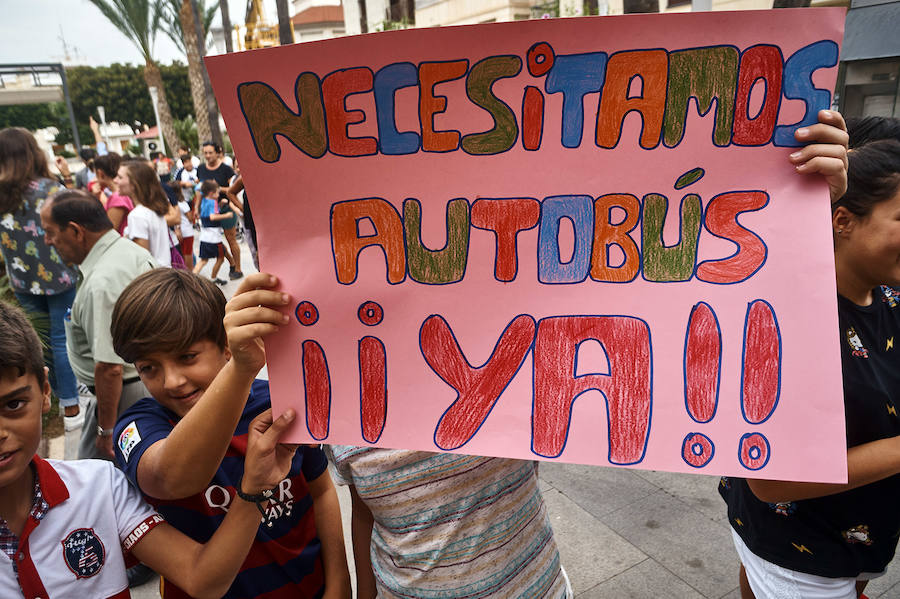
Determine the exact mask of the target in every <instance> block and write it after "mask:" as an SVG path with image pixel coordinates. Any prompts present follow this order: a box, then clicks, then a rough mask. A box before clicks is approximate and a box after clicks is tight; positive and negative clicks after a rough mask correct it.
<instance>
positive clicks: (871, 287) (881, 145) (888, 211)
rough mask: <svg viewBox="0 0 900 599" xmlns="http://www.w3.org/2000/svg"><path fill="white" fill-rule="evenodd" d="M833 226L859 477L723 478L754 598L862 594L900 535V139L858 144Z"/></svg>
mask: <svg viewBox="0 0 900 599" xmlns="http://www.w3.org/2000/svg"><path fill="white" fill-rule="evenodd" d="M832 228H833V235H834V258H835V270H836V277H837V291H838V320H839V326H840V331H839V334H840V338H841V341H840V343H841V365H842V375H843V388H844V412H845V417H846V427H847V447H848V450H847V468H848V483H847V484H820V483H796V482H784V481H766V480H745V479H740V478H723V479H722V482H721V484H720V487H719V492H720V493H721V494H722V496H723V497H724V498H725V500H726V501H727V502H728V517H729V521H730V523H731V526H732V530H733V531H734V537H735V545H736V546H737V548H738V552H739V554H741V556H742V561H743V565H742V571H741V596H742V597H743V598H744V599H747V598H751V597H754V596H756V597H760V599H762V597H768V596H777V597H797V598H807V597H817V598H818V597H836V598H841V599H844V598H847V599H853V598H856V597H859V596H861V594H862V590H863V588H864V587H865V585H866V583H867V582H868V579H871V578H873V577H875V576H878V575H879V574H881V573H882V572H884V570H885V568H886V567H887V565H888V563H890V561H891V559H892V558H893V556H894V552H895V550H896V547H897V540H898V535H900V510H898V509H897V498H898V497H900V476H898V474H900V418H898V412H897V409H898V407H900V353H898V352H900V293H898V291H897V290H896V287H898V286H900V143H898V142H897V141H879V142H873V143H871V144H867V145H864V146H862V147H860V148H857V149H855V150H853V151H852V152H850V154H849V185H848V189H847V192H846V193H845V194H842V196H841V197H839V198H838V199H836V201H834V203H833V204H832ZM895 339H896V345H897V347H896V349H895V347H894V344H895ZM813 400H814V398H810V401H813ZM745 569H746V572H745ZM754 593H755V595H754Z"/></svg>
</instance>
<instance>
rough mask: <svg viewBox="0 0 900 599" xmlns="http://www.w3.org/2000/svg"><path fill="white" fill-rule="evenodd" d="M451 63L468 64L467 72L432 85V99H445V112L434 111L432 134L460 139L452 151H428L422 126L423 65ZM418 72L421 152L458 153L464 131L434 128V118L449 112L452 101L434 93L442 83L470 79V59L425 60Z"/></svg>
mask: <svg viewBox="0 0 900 599" xmlns="http://www.w3.org/2000/svg"><path fill="white" fill-rule="evenodd" d="M451 62H464V63H466V71H465V73H463V74H462V75H460V76H459V77H453V78H452V79H441V80H439V81H435V82H434V85H432V86H431V89H430V90H428V91H429V95H430V97H432V98H434V99H435V100H436V99H438V98H443V99H444V109H443V110H436V111H434V112H432V113H431V132H432V133H456V135H457V137H458V139H457V140H456V147H455V148H452V149H450V150H426V149H425V128H424V127H423V126H422V65H423V64H446V63H451ZM417 71H418V74H419V82H418V88H419V105H418V114H419V131H420V133H421V135H420V136H419V147H420V148H421V150H422V151H423V152H428V153H430V154H449V153H450V152H456V151H458V150H460V149H461V148H462V137H463V133H462V131H460V130H458V129H435V128H434V117H435V115H438V114H444V113H445V112H447V106H449V105H450V100H449V98H448V97H447V96H441V95H436V94H435V93H434V88H436V87H437V86H438V85H440V84H441V83H448V82H450V81H458V80H460V79H462V78H463V77H468V75H469V59H468V58H459V59H456V60H423V61H422V62H420V63H419V65H418V69H417ZM466 97H467V98H468V94H466Z"/></svg>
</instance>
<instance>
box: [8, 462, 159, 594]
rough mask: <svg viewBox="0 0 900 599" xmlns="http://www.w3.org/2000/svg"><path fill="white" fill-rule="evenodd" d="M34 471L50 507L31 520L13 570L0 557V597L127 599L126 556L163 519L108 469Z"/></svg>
mask: <svg viewBox="0 0 900 599" xmlns="http://www.w3.org/2000/svg"><path fill="white" fill-rule="evenodd" d="M33 464H34V467H35V471H36V472H37V476H38V481H39V482H40V487H41V494H42V495H43V498H44V501H45V502H46V503H47V505H48V506H49V508H48V509H47V511H46V512H45V513H44V515H43V517H42V518H41V519H40V520H37V519H35V518H34V516H33V515H31V516H29V518H28V520H27V521H26V523H25V528H24V530H23V531H22V535H21V537H20V538H19V548H18V551H17V552H16V555H15V556H14V557H13V559H14V560H15V562H16V564H15V565H16V568H14V567H13V563H12V561H11V560H10V558H9V557H8V556H7V555H6V554H4V553H2V552H0V597H20V596H23V595H24V596H25V597H26V598H27V599H46V598H48V597H85V598H87V597H91V598H94V597H97V598H107V599H125V598H128V597H130V596H131V595H130V594H129V593H128V578H127V576H126V575H125V556H126V554H127V552H128V551H129V550H130V549H131V548H132V547H133V546H134V545H135V544H136V543H137V542H138V541H140V539H141V538H143V536H144V535H145V534H146V533H147V532H149V531H150V530H151V529H153V528H154V527H155V526H157V525H158V524H160V523H161V522H163V519H162V517H161V516H160V515H159V514H157V513H156V512H155V511H154V510H153V508H151V507H150V506H149V505H147V504H146V503H145V502H144V500H143V499H142V498H141V496H140V493H138V492H137V491H136V490H135V489H134V488H133V487H132V486H131V485H130V484H129V483H128V480H127V479H126V478H125V475H123V474H122V472H121V471H119V470H117V469H116V468H115V467H114V466H113V465H112V463H110V462H107V461H103V460H80V461H75V462H62V461H58V460H43V459H41V458H39V457H38V456H35V457H34V460H33ZM16 569H18V577H17V576H16Z"/></svg>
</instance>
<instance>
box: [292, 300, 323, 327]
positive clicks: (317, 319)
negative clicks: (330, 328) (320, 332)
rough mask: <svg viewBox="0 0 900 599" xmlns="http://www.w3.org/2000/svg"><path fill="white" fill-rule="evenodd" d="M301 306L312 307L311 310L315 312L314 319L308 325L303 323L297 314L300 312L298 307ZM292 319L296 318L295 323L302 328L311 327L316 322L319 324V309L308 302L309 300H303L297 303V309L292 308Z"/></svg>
mask: <svg viewBox="0 0 900 599" xmlns="http://www.w3.org/2000/svg"><path fill="white" fill-rule="evenodd" d="M303 304H309V305H310V306H312V307H313V310H315V311H316V318H315V319H314V320H313V321H312V322H310V323H305V322H303V321H301V320H300V314H299V311H300V306H302V305H303ZM294 318H296V319H297V322H299V323H300V324H301V325H302V326H305V327H311V326H312V325H314V324H316V323H317V322H319V308H318V307H316V305H315V304H314V303H312V302H311V301H309V300H303V301H300V302H297V307H296V308H294Z"/></svg>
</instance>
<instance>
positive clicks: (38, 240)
mask: <svg viewBox="0 0 900 599" xmlns="http://www.w3.org/2000/svg"><path fill="white" fill-rule="evenodd" d="M58 190H59V184H58V183H57V182H56V181H53V180H51V179H37V180H35V181H32V182H31V183H29V184H28V188H27V189H26V190H25V193H24V194H23V195H22V203H21V205H20V206H19V207H18V208H16V209H15V210H12V211H10V212H7V213H6V214H0V252H2V254H3V261H4V262H6V272H7V274H8V275H9V280H10V282H11V283H12V287H13V289H14V290H15V291H17V292H19V293H30V294H32V295H56V294H58V293H64V292H66V291H68V290H70V289H71V288H72V287H73V286H74V285H75V271H74V270H72V269H71V268H69V267H68V266H66V265H65V264H64V263H63V261H62V259H61V258H60V257H59V254H57V253H56V248H54V247H52V246H48V245H47V244H46V243H44V230H43V229H42V228H41V217H40V212H41V207H42V206H43V205H44V202H45V201H46V200H47V198H49V197H50V196H51V195H53V194H54V193H55V192H57V191H58Z"/></svg>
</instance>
